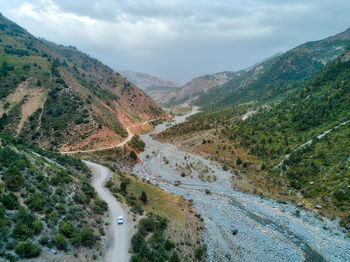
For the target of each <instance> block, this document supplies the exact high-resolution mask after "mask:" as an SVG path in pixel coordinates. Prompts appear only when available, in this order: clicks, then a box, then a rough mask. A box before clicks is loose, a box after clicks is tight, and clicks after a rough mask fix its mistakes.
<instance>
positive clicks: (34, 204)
mask: <svg viewBox="0 0 350 262" xmlns="http://www.w3.org/2000/svg"><path fill="white" fill-rule="evenodd" d="M45 203H46V201H45V197H44V196H43V194H41V193H39V192H35V193H33V194H31V195H30V196H29V197H28V199H27V201H26V204H27V205H28V207H29V208H30V209H31V210H33V211H41V210H44V207H45Z"/></svg>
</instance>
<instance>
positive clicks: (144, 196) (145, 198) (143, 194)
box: [140, 191, 147, 204]
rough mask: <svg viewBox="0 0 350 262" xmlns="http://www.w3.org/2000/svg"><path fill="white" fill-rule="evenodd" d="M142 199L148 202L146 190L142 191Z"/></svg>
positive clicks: (145, 202)
mask: <svg viewBox="0 0 350 262" xmlns="http://www.w3.org/2000/svg"><path fill="white" fill-rule="evenodd" d="M140 200H141V201H142V202H143V203H144V204H147V195H146V192H145V191H142V193H141V196H140Z"/></svg>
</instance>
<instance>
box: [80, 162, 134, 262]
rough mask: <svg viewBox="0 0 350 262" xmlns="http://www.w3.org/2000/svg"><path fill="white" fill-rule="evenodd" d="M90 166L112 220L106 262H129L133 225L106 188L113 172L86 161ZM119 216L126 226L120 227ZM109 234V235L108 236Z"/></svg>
mask: <svg viewBox="0 0 350 262" xmlns="http://www.w3.org/2000/svg"><path fill="white" fill-rule="evenodd" d="M84 163H85V164H87V165H88V166H89V168H90V169H91V171H92V174H93V180H92V185H93V187H94V188H95V190H96V192H97V193H98V195H99V196H100V197H101V198H102V199H103V200H104V201H106V202H107V204H108V211H109V218H110V221H109V223H110V229H109V230H110V231H109V232H108V233H110V235H111V240H110V242H109V245H108V246H107V248H108V250H107V253H106V256H105V258H104V261H106V262H112V261H113V262H126V261H129V258H130V255H129V253H128V250H129V245H130V237H131V233H130V230H131V224H130V221H129V220H128V219H127V218H128V216H127V212H126V211H125V210H124V209H123V207H122V206H121V204H120V203H119V202H118V201H117V200H116V199H115V198H114V197H113V196H112V195H111V193H110V192H109V190H108V189H107V188H105V187H104V184H105V182H106V181H107V180H108V179H109V178H110V177H111V176H112V172H111V171H110V170H109V169H108V168H107V167H105V166H102V165H99V164H96V163H92V162H89V161H84ZM118 216H123V218H124V224H123V225H118V223H117V218H118ZM108 233H107V234H108Z"/></svg>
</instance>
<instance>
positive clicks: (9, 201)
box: [2, 192, 18, 210]
mask: <svg viewBox="0 0 350 262" xmlns="http://www.w3.org/2000/svg"><path fill="white" fill-rule="evenodd" d="M2 203H3V204H4V206H5V207H6V208H7V209H9V210H13V209H17V207H18V197H17V196H16V195H15V194H14V193H12V192H10V193H9V194H7V195H4V196H3V197H2Z"/></svg>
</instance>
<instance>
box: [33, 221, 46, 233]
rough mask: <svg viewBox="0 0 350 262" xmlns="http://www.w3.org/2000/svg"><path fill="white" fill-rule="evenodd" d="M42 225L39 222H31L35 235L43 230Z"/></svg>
mask: <svg viewBox="0 0 350 262" xmlns="http://www.w3.org/2000/svg"><path fill="white" fill-rule="evenodd" d="M43 228H44V224H43V222H41V221H40V220H35V221H34V222H33V230H34V233H35V234H39V233H40V232H41V230H43Z"/></svg>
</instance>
